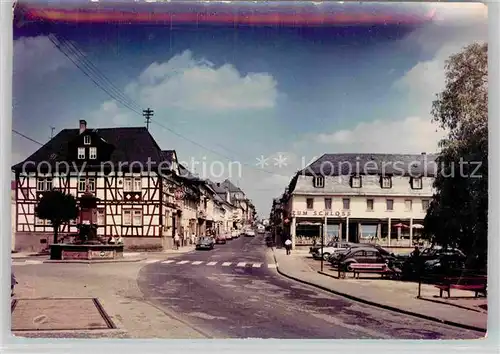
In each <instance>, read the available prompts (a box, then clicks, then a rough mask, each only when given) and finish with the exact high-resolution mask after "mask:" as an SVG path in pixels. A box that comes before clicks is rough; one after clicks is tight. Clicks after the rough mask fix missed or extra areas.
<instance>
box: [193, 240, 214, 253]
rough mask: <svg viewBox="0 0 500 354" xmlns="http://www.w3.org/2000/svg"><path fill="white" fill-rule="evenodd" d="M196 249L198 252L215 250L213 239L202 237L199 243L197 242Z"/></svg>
mask: <svg viewBox="0 0 500 354" xmlns="http://www.w3.org/2000/svg"><path fill="white" fill-rule="evenodd" d="M195 249H197V250H213V249H214V240H213V238H211V237H201V238H200V239H199V240H198V242H196V246H195Z"/></svg>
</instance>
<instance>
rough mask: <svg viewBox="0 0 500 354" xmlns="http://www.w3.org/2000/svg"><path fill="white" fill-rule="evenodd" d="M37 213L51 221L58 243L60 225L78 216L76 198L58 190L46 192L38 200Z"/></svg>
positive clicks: (41, 217)
mask: <svg viewBox="0 0 500 354" xmlns="http://www.w3.org/2000/svg"><path fill="white" fill-rule="evenodd" d="M35 214H36V216H37V217H38V218H40V219H45V220H49V221H50V222H51V224H52V227H53V228H54V243H57V233H58V231H59V227H60V226H61V225H62V224H64V223H66V222H69V221H71V220H73V219H76V217H77V216H78V207H77V204H76V199H75V198H74V197H73V196H72V195H71V194H64V193H63V192H61V191H57V190H53V191H49V192H46V193H45V194H44V195H43V197H42V198H41V199H40V201H39V202H38V205H37V206H36V208H35Z"/></svg>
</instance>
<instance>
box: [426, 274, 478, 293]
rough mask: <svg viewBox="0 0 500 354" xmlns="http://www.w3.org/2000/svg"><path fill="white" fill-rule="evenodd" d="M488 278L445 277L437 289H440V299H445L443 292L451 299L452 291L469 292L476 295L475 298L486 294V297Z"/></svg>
mask: <svg viewBox="0 0 500 354" xmlns="http://www.w3.org/2000/svg"><path fill="white" fill-rule="evenodd" d="M486 284H487V277H486V276H481V275H480V276H471V277H444V278H443V279H442V281H441V283H440V284H436V285H435V287H436V288H438V289H439V297H443V292H444V291H446V292H447V293H448V297H450V291H451V289H459V290H468V291H473V292H474V293H475V297H478V295H479V294H480V293H481V294H484V296H486Z"/></svg>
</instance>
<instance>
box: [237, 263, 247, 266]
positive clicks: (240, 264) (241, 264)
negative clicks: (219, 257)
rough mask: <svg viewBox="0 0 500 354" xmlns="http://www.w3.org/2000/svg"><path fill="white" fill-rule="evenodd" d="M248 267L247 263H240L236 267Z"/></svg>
mask: <svg viewBox="0 0 500 354" xmlns="http://www.w3.org/2000/svg"><path fill="white" fill-rule="evenodd" d="M246 265H247V262H240V263H238V264H237V265H236V266H237V267H244V266H246Z"/></svg>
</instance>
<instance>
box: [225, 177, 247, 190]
mask: <svg viewBox="0 0 500 354" xmlns="http://www.w3.org/2000/svg"><path fill="white" fill-rule="evenodd" d="M221 186H222V187H223V188H225V189H226V190H227V191H229V192H230V193H237V192H241V193H243V191H242V190H241V189H239V188H238V187H236V186H235V185H234V184H233V183H232V182H231V181H230V180H228V179H226V180H225V181H224V182H222V183H221Z"/></svg>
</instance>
